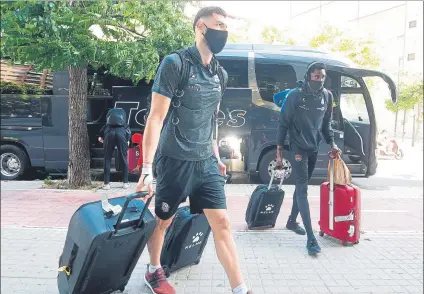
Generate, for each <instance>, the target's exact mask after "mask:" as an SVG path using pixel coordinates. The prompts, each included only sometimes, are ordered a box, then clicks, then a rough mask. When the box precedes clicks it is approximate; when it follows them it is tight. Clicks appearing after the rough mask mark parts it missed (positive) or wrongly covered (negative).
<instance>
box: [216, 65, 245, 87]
mask: <svg viewBox="0 0 424 294" xmlns="http://www.w3.org/2000/svg"><path fill="white" fill-rule="evenodd" d="M219 64H220V65H221V66H222V67H223V68H224V69H225V71H226V72H227V74H228V84H227V88H248V87H249V82H248V78H247V59H246V60H225V59H224V60H222V59H221V60H219Z"/></svg>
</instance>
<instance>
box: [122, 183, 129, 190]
mask: <svg viewBox="0 0 424 294" xmlns="http://www.w3.org/2000/svg"><path fill="white" fill-rule="evenodd" d="M129 187H130V184H128V183H124V185H123V186H122V188H124V189H128V188H129Z"/></svg>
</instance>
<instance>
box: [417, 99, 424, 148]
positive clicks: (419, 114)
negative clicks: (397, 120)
mask: <svg viewBox="0 0 424 294" xmlns="http://www.w3.org/2000/svg"><path fill="white" fill-rule="evenodd" d="M417 108H418V109H417V114H416V115H417V122H416V125H415V142H418V141H419V140H420V130H421V123H422V121H423V118H422V114H423V101H422V100H421V101H420V102H419V103H418V107H417Z"/></svg>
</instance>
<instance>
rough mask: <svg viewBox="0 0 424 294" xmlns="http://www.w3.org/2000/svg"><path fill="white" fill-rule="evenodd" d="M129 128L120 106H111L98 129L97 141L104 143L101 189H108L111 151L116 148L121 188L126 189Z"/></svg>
mask: <svg viewBox="0 0 424 294" xmlns="http://www.w3.org/2000/svg"><path fill="white" fill-rule="evenodd" d="M130 136H131V130H130V128H129V127H128V123H127V116H126V114H125V111H124V110H123V109H122V108H112V109H110V110H109V111H108V113H107V115H106V124H105V125H104V126H103V127H102V128H101V130H100V136H99V142H101V143H104V144H103V149H104V186H103V189H105V190H109V189H110V184H109V182H110V165H111V161H112V156H113V151H114V150H115V148H117V149H118V152H117V157H116V158H115V160H120V161H121V162H122V163H123V167H122V173H123V179H122V181H123V188H124V189H127V188H128V187H129V184H128V160H127V153H128V143H129V140H130Z"/></svg>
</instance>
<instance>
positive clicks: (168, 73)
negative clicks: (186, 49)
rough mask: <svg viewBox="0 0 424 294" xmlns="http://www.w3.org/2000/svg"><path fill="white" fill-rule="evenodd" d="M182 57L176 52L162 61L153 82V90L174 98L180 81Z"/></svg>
mask: <svg viewBox="0 0 424 294" xmlns="http://www.w3.org/2000/svg"><path fill="white" fill-rule="evenodd" d="M181 67H182V64H181V58H180V57H179V56H178V54H176V53H174V54H171V55H168V56H166V57H165V59H164V60H163V61H162V62H161V64H160V66H159V69H158V71H157V73H156V76H155V80H154V82H153V87H152V92H155V93H158V94H161V95H163V96H165V97H168V98H169V99H172V97H173V96H174V94H175V92H176V90H177V89H178V83H179V81H180V72H181Z"/></svg>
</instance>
